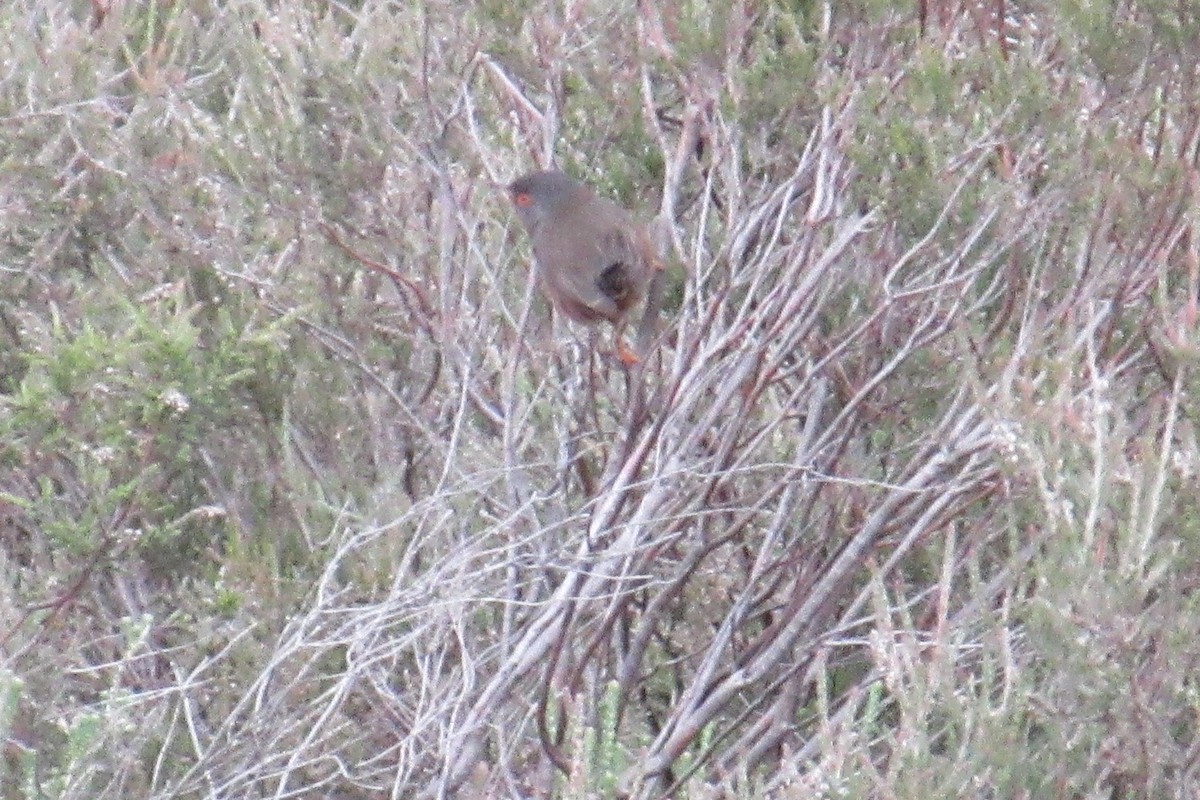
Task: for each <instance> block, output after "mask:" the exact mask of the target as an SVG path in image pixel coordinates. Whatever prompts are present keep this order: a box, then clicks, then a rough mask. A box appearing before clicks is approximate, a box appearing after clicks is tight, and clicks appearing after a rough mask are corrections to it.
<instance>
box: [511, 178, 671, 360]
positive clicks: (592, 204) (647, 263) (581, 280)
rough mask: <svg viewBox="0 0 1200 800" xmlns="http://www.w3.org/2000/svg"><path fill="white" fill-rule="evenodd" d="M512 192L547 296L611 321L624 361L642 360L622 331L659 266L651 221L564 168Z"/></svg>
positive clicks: (575, 312)
mask: <svg viewBox="0 0 1200 800" xmlns="http://www.w3.org/2000/svg"><path fill="white" fill-rule="evenodd" d="M508 194H509V197H510V198H511V199H512V202H513V205H514V206H515V207H516V209H517V217H518V218H519V219H520V220H521V224H522V225H524V226H525V230H526V232H528V234H529V238H530V240H531V241H532V242H533V257H534V261H535V263H536V265H537V277H538V285H539V286H540V287H541V289H542V291H543V292H544V293H545V295H546V297H547V298H549V300H550V302H551V303H553V304H554V307H555V308H556V309H558V310H559V311H560V312H562V313H563V314H565V315H566V316H567V317H569V318H571V319H573V320H575V321H576V322H582V323H586V324H593V323H596V322H599V321H600V320H608V321H609V322H610V323H612V325H613V328H614V330H613V336H614V339H615V342H616V350H617V357H618V358H620V359H621V361H623V362H625V363H626V364H633V363H636V362H638V361H639V360H640V359H639V358H638V356H637V355H636V354H634V353H633V352H632V351H631V350H630V349H629V348H628V347H627V346H626V345H625V342H624V340H623V338H622V336H621V334H622V331H623V329H624V327H625V325H626V324H627V322H628V316H629V312H630V310H632V309H633V308H634V306H636V305H637V304H638V303H639V302H640V301H641V300H642V299H643V298H644V297H646V294H647V291H648V289H649V287H650V285H651V280H652V278H653V277H654V275H655V272H656V271H657V270H658V269H660V268H661V265H660V264H659V262H658V259H657V258H655V253H654V246H653V245H652V244H651V242H650V237H649V235H648V234H647V232H646V229H645V227H644V226H642V225H640V224H639V223H637V222H636V221H635V220H634V219H633V217H632V216H631V215H630V214H629V212H628V211H626V210H625V209H623V208H621V207H620V206H618V205H617V204H616V203H614V202H612V201H611V200H608V199H607V198H604V197H599V196H597V195H596V194H595V192H593V191H592V190H591V189H590V188H588V187H587V186H586V185H584V184H582V183H580V182H579V181H577V180H575V179H574V178H571V177H570V176H568V175H566V174H565V173H563V172H560V171H558V170H545V171H543V172H533V173H530V174H529V175H526V176H524V177H522V178H518V179H517V180H515V181H513V182H512V183H511V184H509V186H508ZM650 305H651V307H653V306H654V304H653V303H652V304H650ZM654 313H655V314H656V313H657V309H655V312H654ZM649 317H650V315H649V314H648V315H647V319H648V320H649V324H650V325H651V326H653V322H654V321H653V320H652V319H649ZM645 324H646V323H643V327H645Z"/></svg>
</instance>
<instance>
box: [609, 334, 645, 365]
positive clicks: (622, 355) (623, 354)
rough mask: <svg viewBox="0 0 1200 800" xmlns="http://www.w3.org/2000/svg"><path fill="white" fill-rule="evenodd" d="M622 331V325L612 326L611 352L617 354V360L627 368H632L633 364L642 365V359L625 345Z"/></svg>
mask: <svg viewBox="0 0 1200 800" xmlns="http://www.w3.org/2000/svg"><path fill="white" fill-rule="evenodd" d="M624 331H625V324H624V323H621V324H618V325H613V350H614V351H615V352H616V354H617V360H619V361H620V362H621V363H622V364H624V365H625V366H627V367H632V366H633V365H634V364H640V363H642V359H641V358H640V357H639V356H638V354H637V353H635V352H633V350H632V349H631V348H630V347H629V345H627V344H625V337H624V335H623V334H624Z"/></svg>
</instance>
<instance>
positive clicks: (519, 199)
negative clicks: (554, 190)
mask: <svg viewBox="0 0 1200 800" xmlns="http://www.w3.org/2000/svg"><path fill="white" fill-rule="evenodd" d="M513 202H514V203H516V204H517V205H519V206H520V207H521V208H525V207H526V206H531V205H533V196H532V195H530V194H529V192H517V193H516V194H514V195H513Z"/></svg>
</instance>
